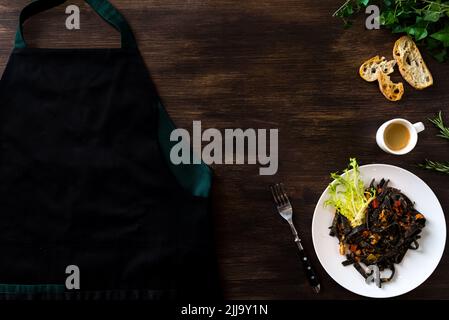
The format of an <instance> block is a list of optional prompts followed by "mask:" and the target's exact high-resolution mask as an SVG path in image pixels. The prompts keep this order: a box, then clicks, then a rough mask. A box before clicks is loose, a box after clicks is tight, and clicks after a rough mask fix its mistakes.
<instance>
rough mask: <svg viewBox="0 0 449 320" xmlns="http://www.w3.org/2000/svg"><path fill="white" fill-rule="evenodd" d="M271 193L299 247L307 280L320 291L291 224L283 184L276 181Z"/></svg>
mask: <svg viewBox="0 0 449 320" xmlns="http://www.w3.org/2000/svg"><path fill="white" fill-rule="evenodd" d="M270 190H271V193H272V195H273V199H274V202H275V204H276V209H277V211H278V213H279V214H280V215H281V217H282V218H284V219H285V220H286V221H287V222H288V224H289V225H290V229H291V231H292V233H293V236H294V239H295V243H296V245H297V247H298V249H299V256H300V257H301V262H302V265H303V268H304V272H305V274H306V275H307V280H308V281H309V284H310V285H311V286H312V289H313V290H314V291H315V292H316V293H319V292H320V288H321V286H320V283H319V281H318V278H317V276H316V273H315V270H314V269H313V267H312V264H311V262H310V259H309V258H308V256H307V254H306V252H305V250H304V247H303V246H302V244H301V239H300V238H299V235H298V232H297V231H296V228H295V225H294V224H293V208H292V205H291V203H290V200H289V199H288V196H287V193H286V192H285V190H284V185H283V184H282V183H278V184H275V185H272V186H270Z"/></svg>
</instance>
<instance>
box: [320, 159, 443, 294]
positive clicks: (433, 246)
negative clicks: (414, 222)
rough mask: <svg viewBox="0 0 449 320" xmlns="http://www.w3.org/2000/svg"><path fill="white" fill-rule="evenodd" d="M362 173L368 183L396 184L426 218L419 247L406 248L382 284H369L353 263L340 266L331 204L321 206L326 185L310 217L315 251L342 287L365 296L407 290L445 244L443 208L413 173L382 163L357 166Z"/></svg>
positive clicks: (427, 272)
mask: <svg viewBox="0 0 449 320" xmlns="http://www.w3.org/2000/svg"><path fill="white" fill-rule="evenodd" d="M360 173H361V176H362V178H363V180H364V182H365V184H366V185H367V186H368V185H369V183H370V182H371V180H372V179H376V181H380V180H381V179H382V178H385V179H389V180H390V184H389V186H392V187H395V188H398V189H400V190H401V191H402V193H404V194H405V195H406V196H408V197H409V198H410V200H411V201H413V202H415V204H416V205H415V207H416V209H417V210H418V211H420V212H421V213H423V214H424V215H425V217H426V219H427V222H426V227H425V228H424V229H423V231H422V233H421V236H422V237H421V239H420V240H419V249H418V250H416V251H413V250H409V251H408V252H407V254H406V255H405V257H404V259H403V260H402V262H401V263H400V264H397V265H396V274H395V276H394V278H393V280H392V281H391V282H389V283H385V284H383V286H382V288H378V287H376V285H375V284H374V283H372V284H370V285H368V284H366V283H365V279H364V278H363V277H362V276H361V275H360V274H359V273H358V272H357V270H355V268H354V267H353V266H347V267H345V266H343V265H342V264H341V263H342V261H344V260H345V257H344V256H341V255H340V254H339V250H338V240H337V238H336V237H331V236H330V235H329V227H330V226H331V224H332V220H333V217H334V214H335V210H334V209H333V208H330V207H328V208H324V202H325V201H326V200H327V199H328V197H329V193H328V191H329V190H328V188H327V189H326V190H325V191H324V193H323V194H322V195H321V198H320V200H319V201H318V204H317V206H316V208H315V213H314V215H313V221H312V237H313V245H314V247H315V251H316V254H317V256H318V259H319V260H320V262H321V264H322V265H323V267H324V269H325V270H326V271H327V273H328V274H329V275H330V276H331V277H332V278H333V279H334V280H335V281H336V282H337V283H339V284H340V285H341V286H343V287H344V288H346V289H348V290H350V291H352V292H354V293H356V294H359V295H362V296H366V297H373V298H388V297H394V296H398V295H401V294H404V293H407V292H409V291H411V290H413V289H415V288H416V287H418V286H419V285H420V284H422V283H423V282H424V281H425V280H426V279H427V278H428V277H429V276H430V275H431V274H432V272H433V271H434V270H435V268H436V267H437V265H438V263H439V262H440V259H441V256H442V255H443V251H444V246H445V244H446V221H445V218H444V213H443V209H442V208H441V205H440V202H439V201H438V199H437V197H436V196H435V194H434V193H433V191H432V190H431V189H430V187H429V186H428V185H427V184H426V183H425V182H424V181H422V180H421V179H420V178H418V177H417V176H416V175H414V174H413V173H411V172H409V171H407V170H404V169H401V168H398V167H395V166H390V165H385V164H372V165H366V166H361V167H360Z"/></svg>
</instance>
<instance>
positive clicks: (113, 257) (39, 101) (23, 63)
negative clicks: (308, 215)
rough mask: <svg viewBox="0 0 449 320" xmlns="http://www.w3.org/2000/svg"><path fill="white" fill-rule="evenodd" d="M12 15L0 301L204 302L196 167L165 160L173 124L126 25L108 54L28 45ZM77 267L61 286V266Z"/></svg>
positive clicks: (203, 238)
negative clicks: (72, 284) (75, 277)
mask: <svg viewBox="0 0 449 320" xmlns="http://www.w3.org/2000/svg"><path fill="white" fill-rule="evenodd" d="M64 2H65V1H63V0H45V1H43V0H37V1H35V2H32V3H31V4H29V5H28V6H27V7H25V8H24V10H23V11H22V13H21V15H20V25H19V30H18V32H17V36H16V41H15V48H14V50H13V52H12V54H11V57H10V59H9V62H8V64H7V67H6V69H5V71H4V74H3V77H2V79H1V82H0V146H1V150H0V257H1V258H0V298H3V299H14V298H26V299H53V298H56V299H164V298H185V297H189V298H195V297H208V298H213V297H216V294H217V286H216V273H215V270H216V269H215V263H214V254H213V244H212V242H211V240H212V237H211V228H210V219H209V216H208V213H209V210H208V209H209V201H208V198H209V191H210V187H211V180H212V174H211V171H210V169H209V168H208V167H207V166H206V165H204V164H199V165H173V164H172V162H171V161H170V158H169V154H170V150H171V146H172V145H173V144H174V143H176V142H170V133H171V132H172V130H173V129H174V126H173V123H172V122H171V121H170V119H169V117H168V115H167V113H166V112H165V110H164V108H163V106H162V104H161V102H160V98H159V96H158V94H157V91H156V89H155V86H154V84H153V82H152V81H151V79H150V76H149V73H148V71H147V70H146V67H145V64H144V62H143V59H142V57H141V55H140V53H139V50H138V49H137V45H136V41H135V38H134V36H133V33H132V31H131V28H130V27H129V25H128V24H127V22H126V21H125V19H124V17H123V16H122V15H121V14H120V13H119V12H118V11H117V10H116V9H115V8H114V7H113V6H112V5H111V4H110V3H109V2H108V1H106V0H89V1H87V2H88V3H89V5H90V6H91V7H92V8H93V9H94V10H95V11H96V12H97V13H98V14H99V15H100V16H101V17H102V18H103V19H104V20H106V21H107V22H108V23H109V24H111V25H112V26H113V27H114V28H116V29H117V30H118V31H120V33H121V39H122V47H121V48H117V49H40V48H28V47H27V46H26V43H25V41H24V39H23V33H22V26H23V23H24V22H25V20H27V19H28V18H30V17H31V16H33V15H35V14H37V13H39V12H42V11H44V10H47V9H50V8H52V7H55V6H57V5H59V4H62V3H64ZM70 265H75V266H77V267H78V268H79V270H80V285H81V287H80V289H79V290H78V289H75V290H73V289H71V290H69V289H67V287H66V285H65V283H66V278H67V277H68V276H69V275H68V274H66V268H67V267H68V266H70Z"/></svg>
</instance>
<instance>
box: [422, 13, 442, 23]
mask: <svg viewBox="0 0 449 320" xmlns="http://www.w3.org/2000/svg"><path fill="white" fill-rule="evenodd" d="M440 16H441V13H440V12H438V11H426V12H425V14H424V20H425V21H430V22H437V21H438V20H440Z"/></svg>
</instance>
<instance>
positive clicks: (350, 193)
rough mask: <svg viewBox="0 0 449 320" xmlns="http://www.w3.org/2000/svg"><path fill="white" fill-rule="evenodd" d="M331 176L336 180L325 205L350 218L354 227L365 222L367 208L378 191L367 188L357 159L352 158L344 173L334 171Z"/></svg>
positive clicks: (330, 188)
mask: <svg viewBox="0 0 449 320" xmlns="http://www.w3.org/2000/svg"><path fill="white" fill-rule="evenodd" d="M331 178H332V179H333V180H334V181H333V182H332V183H331V184H330V185H329V193H330V197H329V199H328V200H326V202H325V206H332V207H334V208H335V209H336V210H337V211H338V212H339V213H340V214H341V215H343V216H345V217H346V218H347V219H348V220H349V222H350V223H351V226H352V227H357V226H359V225H361V224H363V223H364V222H365V216H366V209H367V208H368V206H369V204H370V203H371V201H373V200H374V199H375V198H376V191H375V190H368V191H367V190H366V188H365V184H364V183H363V180H362V179H361V177H360V170H359V165H358V163H357V160H356V159H354V158H353V159H350V163H349V167H348V168H347V169H345V170H344V173H343V174H342V175H339V174H338V173H332V174H331Z"/></svg>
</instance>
